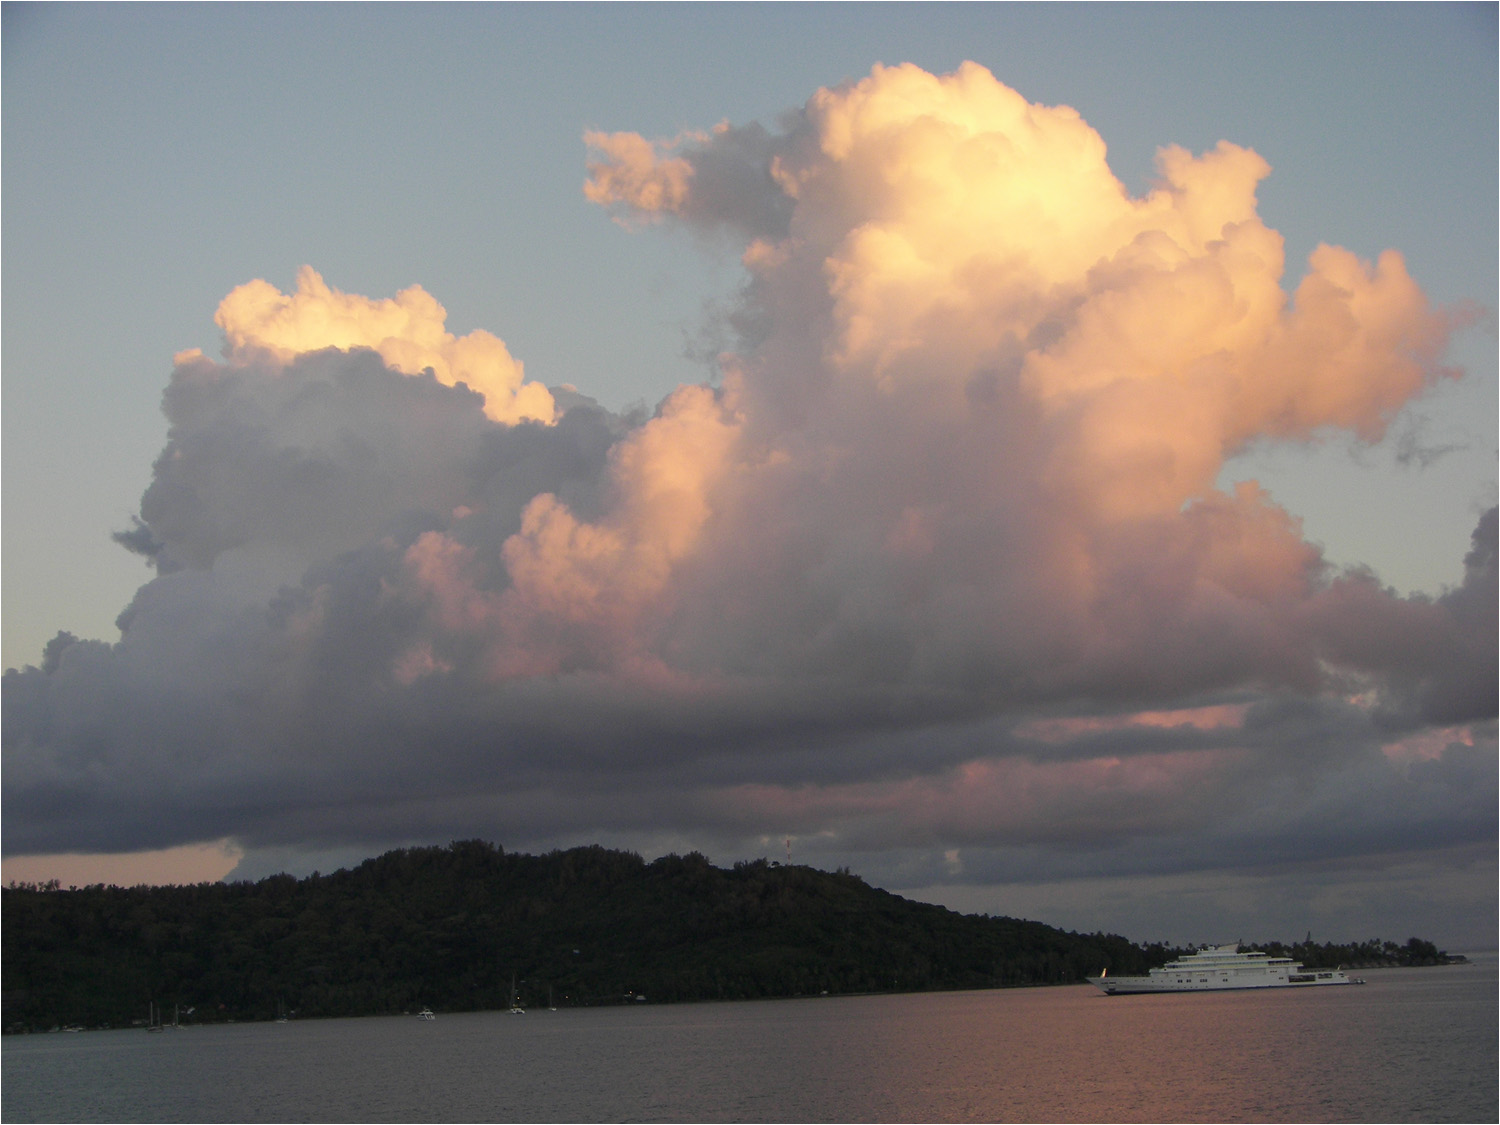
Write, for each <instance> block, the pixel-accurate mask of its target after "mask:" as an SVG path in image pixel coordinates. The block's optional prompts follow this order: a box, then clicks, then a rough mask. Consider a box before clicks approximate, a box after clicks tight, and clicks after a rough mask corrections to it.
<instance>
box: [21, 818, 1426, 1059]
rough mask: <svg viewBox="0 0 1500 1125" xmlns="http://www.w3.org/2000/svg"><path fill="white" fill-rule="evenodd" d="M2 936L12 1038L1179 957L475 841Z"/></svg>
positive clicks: (755, 882) (973, 976)
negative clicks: (146, 1022) (148, 1020)
mask: <svg viewBox="0 0 1500 1125" xmlns="http://www.w3.org/2000/svg"><path fill="white" fill-rule="evenodd" d="M0 930H3V966H0V968H3V977H4V981H3V986H4V1008H5V1010H4V1017H3V1019H4V1028H5V1030H6V1031H19V1030H38V1029H45V1028H49V1027H53V1026H57V1025H80V1026H85V1027H99V1026H105V1025H109V1026H115V1027H119V1026H129V1025H130V1024H132V1023H134V1022H140V1021H142V1020H143V1019H144V1018H145V1017H146V1014H147V1010H148V1004H151V1003H154V1004H156V1005H157V1007H158V1009H160V1010H161V1011H163V1012H165V1013H166V1015H167V1018H171V1016H172V1014H173V1012H174V1011H176V1012H179V1013H182V1012H186V1013H188V1014H187V1016H186V1017H185V1018H186V1019H187V1020H189V1021H193V1022H204V1021H218V1020H230V1019H234V1020H251V1019H269V1018H273V1017H275V1016H276V1015H277V1014H278V1013H279V1012H280V1011H282V1010H286V1011H287V1012H289V1013H292V1014H295V1015H296V1016H299V1017H303V1018H307V1017H318V1016H350V1015H371V1014H379V1013H395V1012H402V1011H415V1010H416V1009H418V1008H420V1007H423V1006H430V1007H432V1008H434V1009H436V1010H439V1011H463V1010H476V1009H493V1008H501V1007H508V1006H510V1004H511V1003H512V999H513V995H514V994H513V992H512V988H513V986H514V989H515V993H516V994H519V996H518V998H519V1000H520V1001H521V1002H522V1003H523V1004H531V1005H541V1004H546V1003H548V1002H549V1001H550V1002H551V1003H554V1004H556V1005H558V1006H564V1005H588V1004H611V1003H625V1002H633V1001H634V999H635V998H637V997H644V998H646V999H648V1000H651V1001H683V1000H730V999H755V998H761V997H778V996H808V995H819V994H822V993H825V992H826V993H829V994H840V993H856V992H880V991H903V992H905V991H922V990H929V989H959V988H993V987H1010V986H1016V985H1035V984H1060V983H1067V982H1072V981H1079V980H1081V979H1082V978H1083V977H1084V976H1086V975H1093V974H1095V973H1097V972H1098V971H1099V970H1100V969H1101V968H1103V967H1106V966H1107V967H1108V968H1109V970H1110V972H1112V973H1115V974H1123V973H1139V972H1144V971H1146V969H1148V968H1149V967H1151V966H1152V965H1159V964H1162V963H1163V962H1165V961H1166V960H1168V959H1170V958H1171V957H1172V956H1174V955H1176V954H1178V953H1179V952H1181V951H1179V950H1175V949H1169V948H1167V947H1164V946H1161V945H1150V946H1137V945H1135V944H1133V943H1131V942H1129V941H1127V940H1126V939H1124V938H1122V937H1118V936H1116V935H1112V934H1097V933H1096V934H1077V933H1072V932H1064V931H1062V930H1058V929H1054V928H1052V927H1050V926H1046V925H1043V924H1041V923H1039V922H1026V921H1018V920H1016V919H1013V918H992V917H987V916H982V915H961V914H956V913H954V912H953V911H951V910H947V909H945V908H943V907H940V906H932V905H929V904H925V903H917V902H910V901H907V900H905V899H902V898H900V897H898V896H896V895H893V894H890V893H888V892H886V891H882V890H878V889H876V888H873V887H870V886H868V885H866V884H865V883H864V882H863V881H862V880H861V879H859V878H858V877H857V876H854V875H851V874H849V873H848V872H847V871H841V872H837V873H828V872H824V871H817V870H814V869H812V868H808V867H799V866H782V865H780V864H777V863H768V862H766V861H765V860H757V861H755V862H753V863H738V864H735V865H734V867H733V869H730V870H725V869H721V868H717V867H714V866H712V865H711V864H710V863H709V862H708V860H707V859H705V858H704V857H703V856H702V855H699V854H698V853H696V852H695V853H692V854H689V855H686V856H677V855H671V856H665V857H663V858H662V859H658V860H656V861H655V862H654V863H649V864H648V863H646V862H644V861H643V860H642V859H641V857H640V856H638V855H635V854H633V853H629V852H618V851H610V850H608V849H605V848H602V847H584V848H575V849H572V850H570V851H563V852H552V853H550V854H548V855H544V856H529V855H519V854H513V853H507V852H505V851H504V849H502V848H499V847H496V846H494V845H492V844H488V843H485V842H483V841H479V840H468V841H462V842H458V843H454V844H452V845H450V846H448V847H446V848H412V849H404V850H399V851H394V852H389V853H387V854H386V855H383V856H380V857H379V858H376V859H371V860H368V861H366V862H365V863H362V864H360V865H359V866H358V867H356V868H354V869H353V870H348V871H339V872H336V873H334V874H332V875H317V874H314V875H313V876H311V877H310V878H307V879H295V878H292V877H291V876H289V875H278V876H273V877H271V878H269V879H262V880H261V881H260V882H258V883H203V884H199V885H197V886H190V887H134V888H130V889H123V888H119V887H110V886H102V885H101V886H91V887H83V888H78V889H69V890H62V889H60V888H58V887H56V886H55V885H51V886H44V887H38V886H24V885H23V886H11V887H7V888H5V890H4V891H3V911H0ZM1415 940H1416V939H1413V941H1415ZM1301 948H1302V947H1300V946H1299V947H1296V949H1297V950H1300V949H1301ZM1294 955H1296V954H1295V952H1294ZM1307 960H1309V963H1310V964H1313V963H1319V962H1318V961H1317V960H1316V958H1307ZM1342 960H1346V961H1347V960H1349V959H1347V958H1342Z"/></svg>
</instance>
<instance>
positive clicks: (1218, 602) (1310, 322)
mask: <svg viewBox="0 0 1500 1125" xmlns="http://www.w3.org/2000/svg"><path fill="white" fill-rule="evenodd" d="M586 141H587V144H588V145H589V147H590V149H591V152H592V158H591V160H590V162H589V164H588V179H587V181H586V184H585V187H584V191H585V194H586V196H587V198H588V199H590V200H591V201H593V202H594V203H596V204H598V205H600V206H601V207H602V208H604V209H606V210H607V211H608V213H610V214H611V215H613V216H614V217H615V218H616V219H617V220H618V221H619V222H620V223H621V224H622V225H624V226H626V227H628V228H631V229H633V230H634V229H636V228H647V227H651V226H654V225H656V224H675V225H680V226H683V227H685V228H687V229H690V230H692V231H695V232H698V233H700V234H704V235H709V236H712V237H714V238H718V239H724V240H727V241H730V242H732V243H734V244H735V245H736V246H737V247H738V248H739V249H740V253H741V261H742V264H743V269H744V277H745V281H744V285H743V289H742V291H741V294H740V297H739V300H738V302H737V304H736V307H735V308H734V309H733V310H732V312H731V314H730V315H729V317H728V323H727V325H726V332H727V335H728V337H729V338H732V340H733V343H732V344H731V345H730V346H729V347H728V349H727V350H725V351H724V352H723V354H721V355H719V356H718V358H717V361H716V364H715V368H716V370H715V375H714V377H713V378H712V379H710V380H708V381H706V382H704V383H702V384H699V385H684V386H681V387H679V388H677V390H675V391H674V392H673V393H672V394H670V395H669V396H668V397H667V398H665V399H664V400H663V401H662V402H661V403H660V404H659V405H657V407H656V408H655V410H654V411H652V412H649V413H647V412H645V411H638V412H628V411H627V412H625V413H615V412H612V411H609V410H606V409H605V408H603V407H602V406H600V405H599V404H598V403H597V402H595V401H594V400H592V399H591V398H589V397H588V395H587V388H586V387H584V388H581V389H575V388H573V387H571V386H553V387H550V388H549V387H546V386H544V385H542V384H541V383H538V382H534V381H528V373H527V372H526V371H525V370H524V368H523V366H522V363H521V361H520V360H518V359H516V358H515V357H513V356H512V355H511V353H510V351H509V349H508V348H507V346H506V345H505V343H504V342H503V340H502V339H500V338H499V337H497V336H494V335H491V334H489V333H487V332H483V331H476V332H474V333H471V334H469V335H467V336H461V337H455V336H454V335H452V334H451V333H449V332H448V331H447V329H446V326H445V314H444V311H443V309H442V306H441V305H440V304H439V303H438V301H437V300H436V299H435V298H434V297H433V296H432V295H429V294H428V293H426V292H425V291H424V290H423V289H422V288H421V287H419V286H413V287H412V288H409V289H406V290H403V291H402V292H401V293H399V294H398V295H397V296H396V297H395V298H393V299H371V298H366V297H362V296H358V295H354V294H346V293H341V292H339V291H338V290H337V289H335V288H333V287H331V286H330V285H328V284H327V283H326V282H325V281H324V280H323V278H322V277H320V276H319V275H318V274H317V273H316V271H315V270H313V269H312V268H310V267H304V268H303V269H302V271H301V272H300V273H299V274H298V277H297V287H296V291H295V292H294V293H291V294H283V293H281V292H280V291H278V290H277V289H276V288H275V287H274V286H272V285H270V284H269V283H267V282H265V281H263V280H256V281H252V282H250V283H248V284H246V285H243V286H241V287H239V288H237V289H235V290H234V291H233V292H232V293H230V294H229V295H228V296H226V297H225V298H224V301H223V303H222V304H221V305H220V307H219V310H218V315H217V317H216V321H217V323H218V325H219V327H220V328H221V330H222V331H223V333H224V337H225V345H224V349H223V354H222V356H221V357H220V358H219V359H211V358H209V357H207V356H205V355H204V354H203V353H201V352H199V351H197V350H192V351H187V352H183V353H180V354H179V355H178V356H177V357H176V363H175V367H174V370H173V373H172V377H171V381H170V384H169V385H168V388H167V390H166V393H165V396H164V401H163V408H164V410H165V412H166V415H167V418H168V420H169V423H170V430H169V435H168V444H167V447H166V449H165V450H163V452H162V454H161V456H160V457H159V459H158V460H157V462H156V464H155V470H154V477H153V480H152V483H151V485H150V487H149V488H148V490H147V491H146V493H145V495H144V496H143V498H142V501H141V508H140V515H139V518H138V521H137V523H136V525H135V527H134V528H132V529H130V530H128V531H123V532H121V533H120V534H119V535H118V536H117V538H118V539H119V540H120V542H121V543H122V545H124V546H126V547H127V548H129V549H131V550H134V551H137V552H139V553H141V554H143V555H144V556H146V557H147V558H148V559H149V560H150V562H151V563H152V565H153V567H154V570H155V577H154V578H152V580H151V581H150V582H148V583H147V584H146V585H145V586H143V587H142V588H141V589H140V590H139V592H138V593H137V595H136V597H135V599H134V601H133V602H132V603H131V604H130V605H129V606H128V607H127V608H126V609H125V610H124V612H123V613H122V614H121V617H120V620H119V626H120V630H121V633H120V639H119V640H118V641H117V642H113V643H107V642H104V641H100V640H87V639H85V640H80V639H76V638H74V637H71V636H69V635H67V634H59V635H58V637H57V638H56V639H55V640H54V641H53V642H52V643H51V644H50V645H49V646H48V648H47V651H46V653H45V654H44V657H43V659H42V662H41V664H40V665H39V666H35V667H26V668H24V669H20V670H12V671H8V672H7V673H6V675H5V681H4V733H3V738H4V756H5V774H6V779H5V789H4V826H3V833H4V848H5V852H6V854H7V855H24V854H36V853H46V852H62V851H101V852H116V851H130V850H142V849H155V848H166V847H171V846H174V845H179V844H183V843H190V842H194V841H203V840H213V839H219V838H223V837H230V838H232V839H233V840H234V841H236V843H237V844H238V845H239V846H242V847H243V848H245V849H246V850H247V852H248V853H250V854H252V855H253V854H255V853H257V852H260V853H264V854H267V855H269V854H277V855H282V854H286V853H288V852H295V851H298V850H302V851H307V852H318V851H323V852H333V851H337V850H340V849H364V850H369V851H373V850H380V849H381V848H384V847H389V846H396V845H399V844H402V843H410V842H422V841H427V842H432V841H441V840H446V839H450V838H455V837H462V836H475V835H477V836H484V837H486V838H491V839H497V840H499V841H501V842H502V843H504V844H505V845H506V846H507V847H525V846H528V845H531V846H549V845H555V844H564V843H576V842H583V841H585V840H593V839H601V840H608V841H619V842H629V841H639V842H643V843H642V844H640V845H638V846H646V843H650V844H654V845H659V846H661V847H663V848H667V847H681V848H684V849H686V848H690V847H696V848H699V849H701V850H704V851H706V852H708V853H710V854H711V855H723V854H726V853H727V854H746V853H755V852H756V851H757V850H763V849H764V841H765V840H767V839H773V840H775V841H778V842H779V841H780V840H781V838H782V837H783V836H791V837H794V838H795V839H796V840H797V841H798V852H799V856H800V857H802V858H805V859H808V860H812V861H814V862H817V861H818V857H820V856H825V857H835V859H834V860H833V861H837V862H845V861H847V857H851V856H857V857H861V861H862V862H863V863H864V864H865V865H866V866H865V868H864V869H865V870H866V871H871V872H873V873H874V874H875V876H876V877H877V878H878V879H881V880H882V881H884V882H887V883H889V882H891V881H893V880H894V881H898V882H900V881H902V880H904V881H905V882H904V883H903V884H902V885H908V886H917V885H928V884H935V883H941V882H945V881H946V882H964V881H974V882H983V881H989V882H1012V883H1019V882H1027V881H1046V880H1064V879H1070V878H1080V879H1081V878H1097V877H1103V876H1130V875H1141V874H1151V875H1166V874H1171V873H1174V872H1178V871H1182V870H1191V869H1216V868H1226V869H1227V868H1234V867H1240V866H1245V865H1247V864H1256V865H1267V864H1276V863H1292V862H1295V861H1300V860H1304V859H1307V858H1308V857H1313V858H1317V859H1320V860H1352V859H1356V858H1360V857H1366V858H1367V857H1374V856H1389V855H1398V856H1400V855H1410V854H1413V853H1432V854H1440V853H1462V854H1465V855H1468V854H1470V853H1472V852H1473V850H1474V849H1479V850H1480V851H1481V852H1482V851H1483V849H1484V848H1485V847H1489V848H1490V849H1491V852H1492V850H1493V840H1494V835H1495V827H1496V825H1495V800H1494V797H1495V792H1496V734H1495V732H1496V725H1495V716H1496V675H1497V669H1496V512H1495V510H1494V509H1490V510H1489V511H1488V512H1486V513H1485V514H1484V515H1483V516H1482V517H1481V518H1480V519H1479V520H1478V523H1477V526H1476V528H1475V531H1474V537H1473V541H1472V544H1471V550H1470V552H1469V554H1468V555H1467V557H1466V558H1465V560H1464V577H1463V580H1462V582H1461V583H1460V584H1459V585H1457V586H1455V587H1453V588H1451V589H1447V590H1443V591H1435V592H1432V593H1430V594H1426V595H1413V596H1410V597H1401V596H1398V595H1397V594H1396V593H1395V592H1393V591H1392V590H1390V589H1388V588H1386V587H1385V586H1384V585H1383V584H1382V583H1381V581H1380V579H1379V578H1378V576H1376V575H1374V574H1373V573H1370V572H1369V571H1367V570H1359V569H1353V570H1350V569H1339V568H1336V567H1334V566H1332V565H1331V564H1329V563H1328V562H1327V561H1326V560H1325V559H1324V558H1323V556H1322V553H1321V551H1320V549H1319V548H1318V547H1317V546H1316V545H1315V544H1312V543H1310V542H1308V541H1307V540H1306V539H1305V538H1304V537H1303V535H1302V531H1301V527H1300V525H1299V523H1298V520H1297V519H1296V516H1295V515H1294V514H1293V513H1290V512H1288V511H1286V510H1285V509H1284V508H1282V507H1281V506H1280V505H1278V503H1277V502H1276V500H1275V498H1274V497H1272V496H1271V495H1269V494H1268V493H1267V492H1266V491H1264V490H1263V489H1261V488H1260V487H1258V486H1256V485H1254V484H1253V483H1247V484H1241V485H1239V486H1236V487H1235V488H1234V489H1232V490H1230V491H1224V490H1221V489H1220V488H1218V487H1217V486H1216V484H1215V482H1216V480H1217V479H1218V478H1219V475H1220V472H1221V470H1222V469H1223V467H1224V465H1225V463H1226V461H1227V460H1229V459H1230V458H1232V457H1233V456H1235V455H1236V454H1237V453H1239V452H1242V451H1243V450H1245V449H1246V448H1247V447H1249V446H1251V445H1252V444H1254V443H1263V442H1308V441H1312V440H1315V439H1317V438H1319V437H1320V436H1322V435H1326V434H1328V433H1330V432H1342V433H1348V434H1352V435H1354V436H1355V437H1357V438H1358V439H1360V440H1362V441H1364V442H1371V443H1373V442H1378V441H1380V440H1382V438H1383V437H1384V436H1385V435H1386V434H1387V432H1388V431H1390V430H1391V428H1392V426H1393V425H1394V423H1395V421H1396V419H1397V418H1398V416H1399V415H1400V413H1401V411H1402V410H1403V408H1404V407H1405V406H1407V405H1408V404H1409V403H1412V402H1413V401H1415V400H1417V399H1418V398H1419V397H1420V396H1421V394H1422V393H1423V392H1424V391H1425V390H1427V389H1429V388H1431V387H1433V386H1434V385H1436V384H1437V383H1438V382H1439V381H1441V380H1445V379H1453V378H1458V377H1461V375H1462V373H1461V372H1459V371H1456V370H1453V369H1450V368H1448V367H1446V366H1445V352H1446V349H1447V343H1448V340H1449V337H1450V335H1451V334H1452V333H1453V332H1454V331H1455V330H1457V329H1458V328H1461V327H1462V326H1463V325H1464V324H1465V319H1464V315H1463V314H1460V313H1458V312H1455V311H1452V310H1447V309H1442V308H1435V307H1433V306H1432V305H1431V304H1430V303H1429V302H1428V300H1427V299H1426V297H1425V296H1424V295H1423V293H1422V291H1421V289H1420V288H1419V287H1418V285H1417V283H1416V282H1415V281H1414V280H1413V279H1412V278H1411V277H1410V276H1409V275H1408V273H1407V271H1406V267H1405V264H1404V262H1403V260H1402V258H1401V256H1400V254H1399V253H1397V252H1396V251H1394V250H1389V251H1386V252H1384V253H1382V254H1381V255H1380V256H1379V257H1378V258H1377V259H1376V260H1374V261H1373V262H1372V261H1364V260H1361V259H1359V258H1358V257H1357V256H1356V255H1354V254H1352V253H1350V252H1349V251H1347V250H1343V249H1341V248H1339V247H1335V246H1327V245H1324V246H1319V247H1318V248H1317V249H1316V250H1315V251H1314V252H1313V253H1312V255H1311V256H1310V258H1309V260H1308V261H1307V263H1306V267H1305V272H1304V273H1303V274H1302V275H1301V278H1300V280H1298V281H1297V283H1296V285H1295V287H1293V288H1291V290H1290V291H1288V289H1287V288H1286V287H1284V274H1285V272H1286V263H1285V262H1284V255H1283V245H1282V239H1281V236H1280V235H1279V234H1278V233H1277V232H1276V231H1274V230H1272V229H1270V228H1269V227H1267V226H1266V225H1265V223H1264V222H1263V221H1262V219H1261V218H1260V216H1259V214H1258V212H1257V201H1256V189H1257V185H1258V184H1259V182H1260V181H1261V180H1263V179H1264V178H1265V177H1266V176H1267V175H1268V174H1269V173H1270V168H1269V166H1268V165H1267V163H1266V161H1265V160H1263V159H1262V158H1261V157H1260V156H1258V155H1257V154H1256V153H1255V152H1253V151H1251V150H1250V149H1247V148H1242V147H1239V146H1237V145H1235V144H1231V143H1229V142H1227V141H1226V142H1221V143H1220V144H1219V145H1218V146H1217V147H1216V148H1214V149H1211V150H1209V151H1207V152H1204V153H1201V154H1197V155H1195V154H1192V153H1189V152H1187V151H1185V150H1183V149H1180V148H1175V147H1169V148H1165V149H1163V150H1161V152H1160V154H1159V160H1158V167H1159V178H1158V181H1157V183H1156V185H1155V187H1154V188H1153V189H1152V190H1150V191H1149V192H1148V193H1147V194H1145V195H1143V196H1139V197H1136V196H1132V195H1131V194H1130V193H1129V192H1128V191H1127V190H1126V189H1125V188H1124V186H1123V185H1122V184H1121V183H1120V181H1119V180H1118V179H1117V178H1116V177H1115V176H1114V175H1113V174H1112V173H1111V171H1110V168H1109V165H1108V163H1107V160H1106V149H1105V143H1104V139H1103V138H1101V137H1100V136H1099V135H1098V133H1096V132H1095V131H1094V130H1093V129H1092V128H1090V127H1089V125H1088V124H1087V123H1086V122H1084V121H1083V120H1082V119H1081V118H1080V117H1079V115H1078V114H1077V113H1076V112H1075V111H1073V110H1071V109H1069V108H1068V107H1066V106H1053V107H1049V106H1041V105H1034V104H1031V103H1028V102H1027V101H1026V99H1025V98H1024V97H1022V95H1020V94H1019V93H1017V92H1016V91H1014V90H1011V89H1009V88H1008V87H1006V86H1005V85H1003V84H1002V83H1000V82H999V81H997V80H996V79H995V78H994V77H993V76H992V75H991V74H990V73H989V72H988V71H986V70H985V69H984V68H982V67H980V66H977V65H975V64H965V65H964V66H963V67H961V68H960V69H959V70H957V71H956V72H954V73H952V74H949V75H943V76H935V75H932V74H928V73H926V72H924V71H922V70H919V69H918V68H916V67H914V66H909V65H907V66H899V67H876V68H875V69H874V70H873V71H872V72H871V74H870V75H868V76H867V77H866V78H864V79H862V80H860V81H858V82H853V83H849V84H846V85H844V86H840V87H838V88H831V89H823V90H819V91H818V92H817V93H816V94H814V95H813V97H812V98H811V99H810V100H809V101H808V102H807V104H806V105H805V106H804V107H803V108H802V109H801V110H800V111H798V112H796V113H793V114H788V115H787V116H786V117H785V118H784V119H783V120H782V121H781V122H780V123H779V125H778V126H777V128H776V129H775V130H770V129H767V128H765V127H764V126H762V125H759V124H752V125H747V126H733V125H729V124H721V125H719V126H717V127H715V128H713V129H711V130H709V131H705V132H701V133H690V134H683V135H681V136H679V137H677V138H674V139H671V140H665V141H660V140H652V139H648V138H645V137H641V136H639V135H637V134H633V133H600V132H591V133H589V134H588V135H587V137H586ZM636 236H637V237H641V236H646V235H645V232H644V231H637V234H636Z"/></svg>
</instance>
